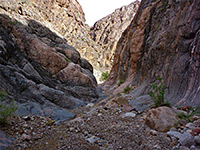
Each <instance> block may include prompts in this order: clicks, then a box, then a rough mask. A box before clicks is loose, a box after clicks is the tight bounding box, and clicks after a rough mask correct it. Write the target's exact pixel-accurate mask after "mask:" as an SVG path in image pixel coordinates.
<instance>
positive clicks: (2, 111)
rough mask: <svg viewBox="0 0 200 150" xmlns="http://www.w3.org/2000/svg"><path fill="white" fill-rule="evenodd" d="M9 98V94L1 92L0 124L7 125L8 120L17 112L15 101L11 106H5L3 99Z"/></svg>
mask: <svg viewBox="0 0 200 150" xmlns="http://www.w3.org/2000/svg"><path fill="white" fill-rule="evenodd" d="M4 97H8V94H7V93H5V92H1V91H0V122H1V123H3V124H5V123H6V121H7V118H8V117H9V116H11V115H13V113H14V112H15V111H16V110H17V106H16V105H15V103H14V101H12V102H11V103H10V104H4V103H3V98H4Z"/></svg>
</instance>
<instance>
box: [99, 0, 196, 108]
mask: <svg viewBox="0 0 200 150" xmlns="http://www.w3.org/2000/svg"><path fill="white" fill-rule="evenodd" d="M199 5H200V1H198V0H191V1H186V0H181V1H180V0H179V1H177V0H176V1H174V0H166V1H162V0H151V1H148V0H143V1H142V2H141V6H140V8H139V11H138V12H137V14H136V16H135V17H134V20H133V21H132V22H131V24H130V26H129V27H128V28H127V29H126V30H125V32H124V33H123V35H122V37H121V38H120V40H119V42H118V45H117V48H116V53H115V58H114V64H113V67H112V70H111V73H110V75H109V78H108V80H107V81H106V82H105V83H104V84H103V85H102V87H103V88H104V89H107V90H108V89H109V90H110V91H111V92H113V91H114V93H117V92H120V91H122V90H123V89H124V88H125V87H126V86H130V87H131V88H135V87H136V86H137V88H136V89H135V90H133V91H132V92H131V94H132V95H135V96H139V95H144V94H147V93H148V91H149V89H150V86H149V85H150V84H151V83H153V82H155V81H156V78H157V77H158V76H161V77H162V78H163V80H164V82H165V85H166V87H167V93H166V96H167V98H168V100H169V101H170V102H171V103H172V104H177V105H197V104H198V105H199V104H200V89H199V87H200V76H199V75H200V56H199V53H200V47H199V41H200V39H199V38H200V19H199V16H200V10H199Z"/></svg>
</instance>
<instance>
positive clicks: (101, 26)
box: [90, 1, 140, 66]
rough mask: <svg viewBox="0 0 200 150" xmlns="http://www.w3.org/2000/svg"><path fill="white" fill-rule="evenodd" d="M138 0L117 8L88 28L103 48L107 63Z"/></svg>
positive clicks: (129, 21)
mask: <svg viewBox="0 0 200 150" xmlns="http://www.w3.org/2000/svg"><path fill="white" fill-rule="evenodd" d="M139 4H140V2H139V1H135V2H133V3H131V4H129V5H127V6H123V7H121V8H118V9H116V10H115V12H113V13H112V14H110V15H108V16H106V17H104V18H103V19H100V20H99V21H97V22H96V23H95V24H94V26H93V27H91V29H90V36H91V37H92V39H93V40H94V41H96V42H97V43H98V44H99V45H101V46H102V47H103V49H104V51H105V52H104V55H105V56H104V57H107V61H108V62H107V64H109V65H110V66H111V65H112V61H113V58H114V52H115V48H116V46H117V42H118V40H119V39H120V37H121V35H122V33H123V32H124V30H125V29H126V28H127V27H128V26H129V25H130V23H131V21H132V20H133V18H134V16H135V14H136V12H137V10H138V7H139Z"/></svg>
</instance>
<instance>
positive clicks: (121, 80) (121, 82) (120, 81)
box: [118, 78, 124, 86]
mask: <svg viewBox="0 0 200 150" xmlns="http://www.w3.org/2000/svg"><path fill="white" fill-rule="evenodd" d="M123 83H124V78H121V79H120V80H119V83H118V86H120V85H121V84H123Z"/></svg>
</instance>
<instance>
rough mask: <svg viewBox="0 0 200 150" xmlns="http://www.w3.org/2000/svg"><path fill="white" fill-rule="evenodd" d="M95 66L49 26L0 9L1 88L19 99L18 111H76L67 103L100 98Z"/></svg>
mask: <svg viewBox="0 0 200 150" xmlns="http://www.w3.org/2000/svg"><path fill="white" fill-rule="evenodd" d="M18 19H19V18H18ZM92 71H93V68H92V65H91V64H90V63H89V62H88V61H87V60H85V59H83V58H81V57H80V54H79V52H78V51H77V50H76V49H75V48H73V47H71V46H69V45H68V44H67V42H66V40H65V39H63V38H61V37H59V36H57V35H56V34H55V33H54V32H52V31H51V30H49V29H48V28H47V27H45V26H43V25H42V24H40V23H38V22H37V21H35V20H32V19H30V20H28V19H27V18H21V19H19V20H16V19H12V18H10V17H9V16H7V15H4V14H2V15H0V91H3V92H6V93H8V94H9V97H8V98H7V99H8V100H9V99H13V100H15V102H16V105H17V106H18V110H17V114H19V115H29V114H31V115H44V116H50V117H52V118H53V119H55V120H66V119H69V118H71V117H74V115H73V114H72V113H69V112H68V111H67V109H73V108H77V107H79V106H82V105H85V104H87V103H88V102H93V101H96V100H97V99H98V98H99V90H98V88H97V82H96V79H95V77H94V76H93V74H92Z"/></svg>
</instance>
